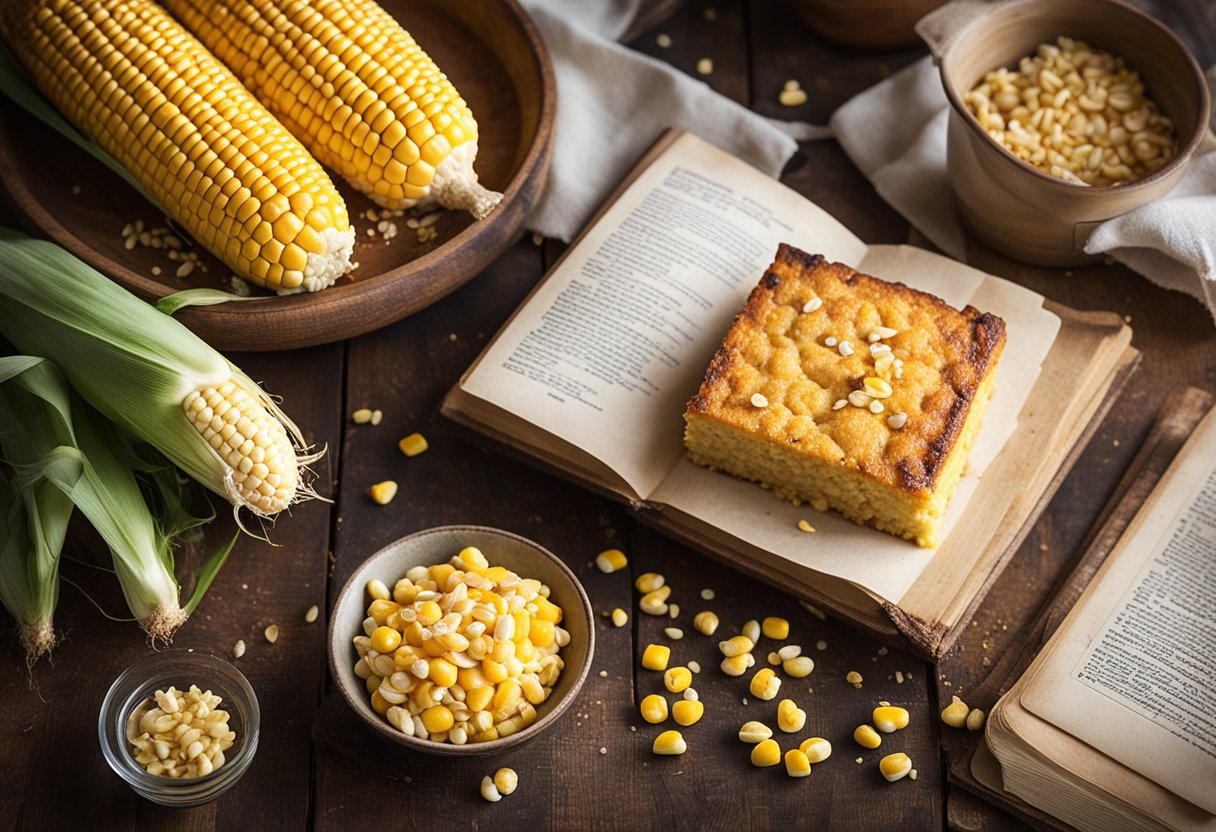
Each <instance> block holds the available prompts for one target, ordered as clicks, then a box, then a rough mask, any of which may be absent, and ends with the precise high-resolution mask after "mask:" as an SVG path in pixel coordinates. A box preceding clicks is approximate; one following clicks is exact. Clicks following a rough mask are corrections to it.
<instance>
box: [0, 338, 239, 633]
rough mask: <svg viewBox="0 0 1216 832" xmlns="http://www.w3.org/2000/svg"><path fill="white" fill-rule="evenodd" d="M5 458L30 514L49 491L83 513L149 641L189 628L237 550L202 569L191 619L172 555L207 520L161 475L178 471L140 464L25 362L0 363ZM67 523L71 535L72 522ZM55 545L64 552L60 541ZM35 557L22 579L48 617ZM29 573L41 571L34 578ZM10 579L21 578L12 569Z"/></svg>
mask: <svg viewBox="0 0 1216 832" xmlns="http://www.w3.org/2000/svg"><path fill="white" fill-rule="evenodd" d="M0 449H2V450H3V455H4V462H5V463H6V464H8V465H9V466H10V467H11V468H12V470H13V474H14V476H13V478H12V480H11V481H10V482H9V483H8V487H9V488H10V489H11V493H13V494H21V495H25V500H24V503H25V505H27V506H28V505H29V502H30V500H29V497H30V495H33V496H35V497H39V498H41V497H44V495H46V494H48V492H49V491H50V489H52V488H53V489H55V490H58V491H59V492H60V493H61V494H62V495H63V496H64V497H66V498H67V499H68V500H70V501H71V503H72V504H74V505H75V506H76V507H77V508H79V509H80V511H81V513H82V514H84V515H85V517H87V518H88V520H89V522H90V523H91V524H92V525H93V527H94V528H95V529H97V531H98V533H99V534H100V535H101V537H102V538H103V539H104V540H105V542H106V545H107V546H108V547H109V549H110V553H111V556H112V558H113V563H114V571H115V573H116V574H117V576H118V579H119V582H120V584H121V586H122V591H123V596H124V597H125V598H126V601H127V606H128V607H129V608H130V610H131V612H132V614H133V615H134V616H135V617H136V619H137V620H138V621H139V623H140V624H141V625H142V626H143V628H144V630H145V631H146V632H147V633H148V635H149V636H150V637H152V638H153V640H157V639H163V640H168V639H170V638H171V637H172V635H173V633H174V631H176V629H177V628H178V627H179V626H181V624H182V623H183V622H184V621H185V620H186V617H187V614H188V610H192V609H193V608H194V606H196V605H197V600H198V599H201V597H202V593H204V592H206V589H207V587H208V586H209V585H210V582H211V580H212V579H213V578H214V576H215V572H216V571H218V568H219V566H220V565H222V563H223V560H224V559H225V558H226V557H227V554H228V551H230V550H231V546H232V543H229V544H228V545H227V546H226V547H223V548H221V550H220V551H219V552H217V553H216V555H214V556H213V557H212V559H211V562H209V563H208V565H207V566H206V567H204V570H203V574H202V577H201V578H200V580H199V582H198V584H199V586H198V588H197V589H196V591H195V596H196V598H193V599H191V604H188V605H187V607H188V610H187V609H183V608H182V607H181V606H180V604H179V600H178V585H177V580H176V579H175V577H174V574H173V550H174V547H175V545H176V542H177V540H178V539H179V538H181V537H183V536H184V535H188V534H190V533H192V532H193V531H194V530H195V529H196V528H197V527H198V526H199V525H200V524H202V523H205V522H207V521H208V520H209V519H210V518H196V517H193V516H192V515H190V514H189V512H188V510H187V508H186V504H185V502H184V501H185V500H188V499H189V497H188V495H187V494H186V493H185V492H184V491H182V490H181V489H180V487H177V486H176V485H175V484H174V483H172V482H169V481H166V480H165V479H164V477H165V476H166V474H165V472H168V475H170V476H174V477H175V476H176V475H175V473H174V472H173V471H172V469H171V468H169V466H168V465H167V464H163V463H162V464H161V465H159V466H155V465H150V464H148V463H146V462H143V461H140V460H138V459H137V458H136V457H135V451H134V449H133V448H132V446H131V444H130V443H129V441H128V440H127V439H126V437H124V436H122V435H121V434H119V433H118V432H117V431H115V430H114V427H113V426H112V425H111V424H110V423H109V422H108V421H107V420H105V419H104V418H103V417H101V416H100V414H98V413H97V412H96V411H93V410H92V409H91V408H89V407H88V405H87V404H86V403H84V402H82V401H80V400H79V399H74V398H73V397H72V395H71V393H70V391H69V389H68V386H67V383H66V381H65V380H64V378H63V375H62V374H61V373H60V372H59V370H58V369H57V368H56V367H55V366H54V365H53V364H52V363H51V362H49V361H47V360H45V359H41V358H30V357H28V356H17V357H14V358H3V359H0ZM133 462H135V463H136V467H137V468H138V469H140V470H143V471H145V472H148V473H150V474H151V475H152V476H153V482H154V487H155V489H156V491H157V493H158V495H159V498H160V502H161V503H162V504H163V506H162V510H161V519H160V521H159V522H158V519H157V518H155V517H154V516H153V514H152V512H151V511H150V510H149V508H148V504H147V502H146V501H145V498H144V494H143V493H142V491H141V489H140V485H139V483H138V481H137V480H136V475H135V470H133V468H132V463H133ZM16 502H17V500H16V499H14V503H16ZM52 507H53V505H52ZM28 514H29V510H28V508H27V515H28ZM53 519H54V518H53ZM62 523H63V525H64V526H66V519H64V520H63V521H62ZM58 531H59V527H58V526H52V527H51V528H50V529H48V530H47V532H46V533H42V532H39V533H32V534H30V535H29V537H30V539H31V542H33V541H35V540H36V539H37V538H38V537H39V536H41V537H42V538H43V539H44V540H45V541H46V542H47V543H53V542H55V539H56V538H55V537H54V536H53V535H54V534H55V533H56V532H58ZM234 540H235V538H234ZM19 543H20V541H18V544H19ZM58 543H59V546H61V545H62V534H59V535H58ZM29 551H30V552H32V553H33V555H37V556H38V560H37V563H33V564H31V561H33V559H34V558H33V557H32V556H31V557H30V558H27V569H26V574H27V575H29V576H30V578H29V585H31V586H32V589H33V591H34V592H37V593H39V596H40V597H41V598H42V599H43V607H40V608H39V610H38V611H42V610H43V609H45V599H46V597H47V596H48V594H50V593H52V592H53V591H54V590H53V589H52V588H51V587H48V586H47V585H46V584H47V583H52V582H51V581H50V577H49V573H48V571H47V558H46V556H45V554H44V553H43V552H42V551H40V550H38V549H37V548H32V549H30V550H29ZM55 551H56V553H57V551H58V547H55ZM6 556H7V552H6ZM57 560H58V559H57V557H56V558H55V562H56V563H57ZM15 561H16V559H15V558H14V561H13V562H15ZM6 564H7V561H6ZM30 565H33V566H36V567H38V568H37V569H36V570H35V572H36V576H35V575H34V574H33V573H31V571H30V568H29V566H30ZM6 569H7V566H6ZM12 574H13V575H14V576H16V575H17V574H18V573H17V570H16V568H15V567H14V568H13V572H12ZM36 582H37V583H36ZM14 597H15V599H16V600H18V601H19V600H20V599H19V598H16V595H15V594H14ZM6 606H8V602H7V600H6ZM14 606H17V605H16V604H14ZM18 609H19V610H21V613H24V612H25V611H24V610H22V609H21V608H20V607H18ZM51 609H53V597H52V603H51ZM10 610H11V611H12V610H13V607H12V606H10ZM14 615H15V616H18V620H20V621H22V623H23V624H24V623H25V616H23V615H22V614H20V613H19V612H18V611H14ZM46 623H47V624H49V621H46ZM41 624H42V621H41V620H39V621H38V622H36V624H35V626H36V630H35V632H34V633H33V634H32V637H33V638H34V642H33V643H34V647H35V650H38V649H42V651H43V652H45V649H49V647H50V646H51V645H53V632H52V635H51V640H50V642H48V641H47V640H46V630H45V628H42V627H41ZM44 646H45V647H44ZM28 647H29V642H28V641H27V648H28Z"/></svg>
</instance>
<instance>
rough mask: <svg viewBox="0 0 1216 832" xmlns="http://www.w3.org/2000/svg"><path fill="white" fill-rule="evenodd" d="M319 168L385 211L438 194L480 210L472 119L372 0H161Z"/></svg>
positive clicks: (485, 202) (444, 201)
mask: <svg viewBox="0 0 1216 832" xmlns="http://www.w3.org/2000/svg"><path fill="white" fill-rule="evenodd" d="M165 5H166V6H167V7H168V8H169V10H170V11H171V12H172V13H173V14H174V15H176V16H177V18H178V19H179V20H181V21H182V23H183V24H184V25H185V26H186V28H188V29H190V31H192V32H194V34H195V35H197V36H198V37H199V39H200V40H202V42H203V43H204V44H206V45H207V47H208V48H209V49H211V50H212V51H213V52H214V53H215V55H216V56H217V57H218V58H219V59H220V60H222V61H224V62H225V63H226V64H227V65H228V67H229V68H230V69H232V71H233V72H235V73H236V75H237V77H238V78H240V79H241V81H242V82H243V83H244V84H246V85H247V86H248V87H249V89H250V90H252V91H253V93H254V95H256V96H257V97H258V99H259V100H261V101H262V103H263V104H265V105H266V107H267V108H268V109H269V110H270V111H271V112H272V113H274V114H275V115H276V116H277V117H278V118H279V119H280V120H281V121H282V122H283V123H284V124H285V125H287V127H288V129H290V130H291V131H292V132H293V133H294V134H295V135H297V136H299V137H301V138H302V139H303V140H304V143H305V144H306V145H308V148H309V149H310V150H311V151H312V152H313V153H314V154H315V155H316V157H317V158H318V159H320V160H321V162H323V163H324V164H326V165H328V166H329V167H330V168H332V169H333V170H336V171H338V172H339V173H340V174H341V175H342V176H343V177H344V178H345V179H346V180H347V181H348V182H350V183H351V185H353V186H354V187H355V188H357V189H358V190H360V191H361V192H363V193H364V194H367V196H368V197H370V198H371V199H372V200H373V201H374V202H376V204H378V205H380V206H382V207H385V208H394V209H401V208H410V207H413V206H415V205H427V204H431V203H433V202H438V203H439V204H440V205H442V206H443V207H445V208H453V209H460V210H468V211H470V212H472V213H473V215H474V216H476V217H477V218H479V219H480V218H481V217H484V216H485V215H486V214H487V213H489V211H490V210H491V209H492V208H493V207H494V206H495V205H496V204H497V203H498V201H499V200H500V199H501V198H502V195H501V194H498V193H495V192H493V191H489V190H487V189H485V188H483V187H482V186H480V185H479V184H478V183H477V174H476V173H475V172H474V171H473V161H474V159H475V158H476V156H477V122H476V121H475V120H474V119H473V113H472V112H471V111H470V110H469V106H468V104H466V103H465V101H464V99H463V98H461V97H460V94H459V93H458V92H457V91H456V89H455V87H453V86H452V84H451V82H450V81H448V79H447V76H445V75H444V74H443V73H442V72H440V70H439V67H437V66H436V65H435V62H434V61H432V60H431V59H430V57H428V56H427V54H426V53H425V52H423V51H422V49H421V48H420V47H419V46H418V44H417V43H416V42H415V41H414V39H413V38H412V37H411V36H410V35H409V33H408V32H406V31H405V29H403V28H402V27H401V25H400V24H398V23H397V21H396V20H395V19H394V18H393V17H392V16H391V15H389V14H388V13H387V12H385V11H384V10H383V9H382V8H380V6H378V5H377V4H376V3H375V2H372V0H351V1H350V2H339V0H318V2H313V3H308V2H303V0H166V2H165Z"/></svg>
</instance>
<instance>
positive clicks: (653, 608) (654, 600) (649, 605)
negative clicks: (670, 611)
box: [638, 586, 671, 615]
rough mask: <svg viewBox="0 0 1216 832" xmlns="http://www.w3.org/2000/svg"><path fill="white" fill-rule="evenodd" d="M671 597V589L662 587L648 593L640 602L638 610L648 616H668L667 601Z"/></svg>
mask: <svg viewBox="0 0 1216 832" xmlns="http://www.w3.org/2000/svg"><path fill="white" fill-rule="evenodd" d="M670 596H671V587H669V586H661V587H659V588H658V589H656V590H654V591H653V592H647V593H646V594H645V595H643V596H642V600H641V601H639V602H638V609H640V610H641V611H642V612H644V613H646V614H647V615H666V614H667V599H668V598H669V597H670Z"/></svg>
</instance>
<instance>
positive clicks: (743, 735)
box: [739, 720, 773, 745]
mask: <svg viewBox="0 0 1216 832" xmlns="http://www.w3.org/2000/svg"><path fill="white" fill-rule="evenodd" d="M772 735H773V729H772V728H769V727H768V726H767V725H765V724H764V723H763V722H756V721H755V720H752V721H750V722H745V723H743V727H742V728H740V729H739V739H741V740H743V742H750V743H752V744H753V745H754V744H755V743H758V742H760V741H761V740H766V739H768V738H769V737H771V736H772Z"/></svg>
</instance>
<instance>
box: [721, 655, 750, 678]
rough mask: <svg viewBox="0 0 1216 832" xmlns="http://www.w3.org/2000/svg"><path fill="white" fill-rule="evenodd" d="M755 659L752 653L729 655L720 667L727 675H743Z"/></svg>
mask: <svg viewBox="0 0 1216 832" xmlns="http://www.w3.org/2000/svg"><path fill="white" fill-rule="evenodd" d="M754 661H755V659H754V658H752V654H751V653H740V654H739V655H737V656H727V657H726V658H724V659H723V660H722V664H721V665H719V667H721V668H722V672H723V673H725V674H726V675H727V676H742V675H743V674H744V673H746V672H747V669H748V668H749V667H751V666H752V662H754Z"/></svg>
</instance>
